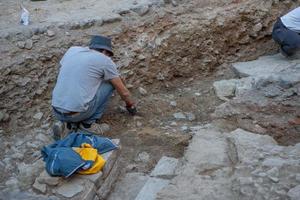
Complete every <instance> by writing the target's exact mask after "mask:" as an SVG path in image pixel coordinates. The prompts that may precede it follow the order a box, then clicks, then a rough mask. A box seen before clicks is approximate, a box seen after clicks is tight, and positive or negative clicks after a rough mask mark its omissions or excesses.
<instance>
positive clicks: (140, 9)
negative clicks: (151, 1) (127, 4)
mask: <svg viewBox="0 0 300 200" xmlns="http://www.w3.org/2000/svg"><path fill="white" fill-rule="evenodd" d="M131 10H132V11H133V12H136V13H137V14H138V15H140V16H144V15H145V14H147V13H148V12H149V6H148V5H138V6H135V7H134V8H132V9H131Z"/></svg>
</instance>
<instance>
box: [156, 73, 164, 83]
mask: <svg viewBox="0 0 300 200" xmlns="http://www.w3.org/2000/svg"><path fill="white" fill-rule="evenodd" d="M156 79H157V80H159V81H163V80H165V76H164V74H163V73H160V72H159V73H158V74H157V75H156Z"/></svg>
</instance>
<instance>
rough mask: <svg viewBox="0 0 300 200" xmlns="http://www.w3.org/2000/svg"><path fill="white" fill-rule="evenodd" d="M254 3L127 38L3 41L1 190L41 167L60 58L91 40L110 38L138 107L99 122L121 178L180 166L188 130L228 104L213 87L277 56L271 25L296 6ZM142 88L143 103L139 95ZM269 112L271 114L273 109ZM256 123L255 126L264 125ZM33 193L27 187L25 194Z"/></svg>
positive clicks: (135, 28)
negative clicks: (172, 161) (23, 170)
mask: <svg viewBox="0 0 300 200" xmlns="http://www.w3.org/2000/svg"><path fill="white" fill-rule="evenodd" d="M258 2H259V3H260V4H261V5H260V7H259V6H253V5H254V4H255V2H254V3H253V4H251V5H252V6H250V5H249V4H247V3H245V4H241V5H240V6H238V5H236V4H232V5H229V6H228V7H217V8H216V9H215V10H212V11H210V12H208V13H204V14H200V13H202V11H203V10H201V9H199V8H195V9H194V10H192V11H191V13H180V15H179V16H180V17H174V16H173V15H172V14H166V15H165V16H163V17H153V19H152V18H151V20H153V21H150V22H149V20H148V21H147V20H145V21H143V22H142V23H140V24H129V25H127V26H122V30H119V27H120V24H118V23H112V24H108V25H105V26H103V27H97V26H92V27H88V28H87V29H82V30H81V29H80V30H65V29H63V28H57V27H53V30H54V31H55V32H56V36H55V37H54V38H49V37H48V36H47V35H45V34H39V33H31V34H33V35H31V36H30V37H32V38H33V37H35V38H36V40H35V39H33V41H34V47H33V48H32V49H31V50H23V49H21V50H20V49H18V48H17V47H15V46H12V45H11V44H14V43H16V42H18V41H19V40H21V39H26V37H27V36H25V35H21V36H20V35H17V36H15V37H8V38H2V39H1V40H2V41H3V44H5V45H4V48H3V49H2V52H3V54H2V56H4V55H6V56H7V59H6V60H5V61H4V62H3V64H2V66H1V68H0V72H1V74H2V75H1V87H0V91H1V97H0V100H1V102H2V104H1V105H0V107H1V110H2V111H3V112H2V113H1V114H3V117H2V119H1V120H2V121H1V122H0V123H1V124H0V125H1V140H2V141H4V145H2V146H1V147H0V150H1V151H2V152H5V153H3V154H1V155H0V157H1V160H5V162H9V163H11V167H1V168H0V171H1V173H0V174H1V175H0V176H1V177H0V182H1V188H3V189H4V188H6V186H5V185H4V184H5V182H6V180H8V179H9V178H10V177H12V176H16V177H17V176H18V171H17V170H16V169H17V166H18V165H19V164H20V163H27V164H30V163H32V162H34V161H35V160H36V158H37V157H38V154H37V153H36V152H37V151H38V150H39V149H40V148H41V147H42V146H43V145H45V141H42V142H40V143H38V142H35V141H34V140H35V138H36V136H37V135H38V134H39V133H42V134H45V135H46V136H47V137H50V136H51V125H52V123H53V122H54V121H55V119H54V118H53V116H52V114H51V108H50V101H51V91H52V89H53V86H54V84H55V81H56V76H57V72H58V62H59V60H60V58H61V57H62V55H63V53H64V52H65V51H66V49H67V48H69V47H70V46H72V45H84V44H86V43H87V42H88V40H89V35H90V34H92V33H95V32H97V33H99V32H100V33H103V34H107V35H110V36H112V37H113V38H114V44H115V47H116V48H115V49H116V57H115V61H116V62H117V64H118V65H119V66H120V71H121V73H122V76H123V77H124V79H125V80H126V83H127V85H128V87H129V88H130V90H131V91H132V93H133V95H134V96H135V98H136V99H137V101H138V111H139V112H138V115H136V116H130V115H128V114H127V113H126V112H124V110H123V109H122V108H120V106H123V105H122V102H121V101H120V98H119V97H118V96H117V95H114V97H113V98H112V102H111V104H110V105H109V107H108V109H107V111H106V113H105V114H104V117H103V118H102V119H101V120H100V121H99V122H98V123H107V124H109V125H110V127H111V130H110V131H109V132H107V133H105V136H107V137H111V138H119V139H120V140H121V145H122V151H121V155H120V162H119V165H120V168H119V170H120V177H122V175H124V174H125V173H127V172H142V173H149V171H150V170H151V169H152V168H153V167H154V165H155V164H156V163H157V161H158V160H159V159H160V158H161V157H162V156H170V157H175V158H180V157H181V156H182V155H183V152H184V149H185V147H186V145H187V144H188V141H189V139H190V138H191V137H192V136H191V133H190V132H189V128H190V127H192V126H195V125H203V124H206V123H211V122H212V121H213V120H214V119H213V118H212V116H211V114H212V113H213V112H214V111H215V108H216V107H217V106H218V105H220V104H221V103H222V101H221V100H219V99H218V98H217V97H216V95H215V93H214V90H213V87H212V85H213V82H214V81H216V80H221V79H230V78H236V75H235V74H234V72H233V71H232V70H231V68H230V66H231V63H232V62H237V61H246V60H252V59H255V58H257V57H258V56H260V55H265V54H270V53H275V51H276V46H275V44H274V43H273V42H272V40H271V37H270V30H271V27H272V23H273V22H274V20H275V19H276V16H277V15H279V13H280V12H282V11H284V10H287V9H288V8H289V7H290V6H292V3H287V4H284V5H282V4H279V3H273V4H272V3H271V4H269V3H262V2H260V1H258ZM195 15H199V16H197V17H195ZM208 15H209V16H210V17H209V18H208V17H207V16H208ZM66 32H68V34H67V35H66ZM139 88H144V89H145V90H146V91H147V93H146V94H142V93H141V92H139V90H140V89H139ZM258 112H259V110H258ZM264 112H267V113H268V112H270V113H268V114H272V109H270V110H267V111H264ZM175 113H184V114H185V115H187V116H188V115H189V116H190V119H184V120H178V119H176V118H175V117H174V114H175ZM238 117H239V116H235V118H228V119H226V120H225V121H226V123H228V124H230V126H229V125H228V126H227V127H225V128H227V129H234V128H237V127H240V126H244V127H242V128H245V127H246V125H247V124H245V122H244V121H243V122H242V123H239V122H237V119H238ZM252 118H253V119H257V120H259V116H255V115H254V116H252ZM265 128H267V129H269V130H270V131H268V132H267V133H270V134H272V133H274V132H275V133H277V132H276V131H277V130H276V128H277V129H278V132H279V131H281V132H282V131H285V132H284V134H292V137H291V138H290V140H289V141H286V140H285V139H282V138H281V137H277V136H278V135H275V139H277V141H278V142H279V143H282V144H291V143H294V142H296V141H297V140H299V138H296V140H295V137H296V136H295V135H293V134H294V132H292V133H290V129H288V128H286V129H282V127H274V126H272V127H271V128H270V127H268V126H265ZM248 129H250V130H251V127H248ZM273 136H274V135H273ZM46 141H49V140H46ZM30 143H32V144H33V145H30ZM16 144H17V145H16ZM17 151H22V152H23V154H24V156H19V157H18V156H15V158H14V160H13V161H10V159H9V155H10V154H13V155H15V154H16V153H15V152H17ZM30 187H31V185H30V184H29V185H25V186H24V188H23V189H25V190H28V189H29V188H30Z"/></svg>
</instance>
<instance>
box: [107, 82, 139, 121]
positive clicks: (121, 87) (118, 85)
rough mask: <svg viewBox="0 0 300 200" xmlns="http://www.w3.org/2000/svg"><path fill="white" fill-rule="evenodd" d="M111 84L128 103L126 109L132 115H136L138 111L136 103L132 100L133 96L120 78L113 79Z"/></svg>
mask: <svg viewBox="0 0 300 200" xmlns="http://www.w3.org/2000/svg"><path fill="white" fill-rule="evenodd" d="M110 82H111V83H112V84H113V86H114V87H115V88H116V90H117V92H118V93H119V95H120V96H121V98H122V99H123V101H125V103H126V109H127V110H128V112H129V113H130V114H131V115H135V114H136V113H137V109H136V107H135V103H134V101H133V100H132V99H131V94H130V92H129V90H128V89H127V88H126V86H125V85H124V83H123V81H122V80H121V78H120V77H117V78H113V79H111V80H110Z"/></svg>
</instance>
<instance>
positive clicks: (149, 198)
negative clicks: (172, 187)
mask: <svg viewBox="0 0 300 200" xmlns="http://www.w3.org/2000/svg"><path fill="white" fill-rule="evenodd" d="M169 182H170V180H166V179H160V178H153V177H151V178H149V180H148V181H147V182H146V184H145V185H144V187H143V188H142V190H141V191H140V192H139V194H138V195H137V197H136V198H135V200H155V198H156V195H157V193H158V192H159V191H161V190H162V189H163V188H164V187H165V186H167V185H168V184H169Z"/></svg>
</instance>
